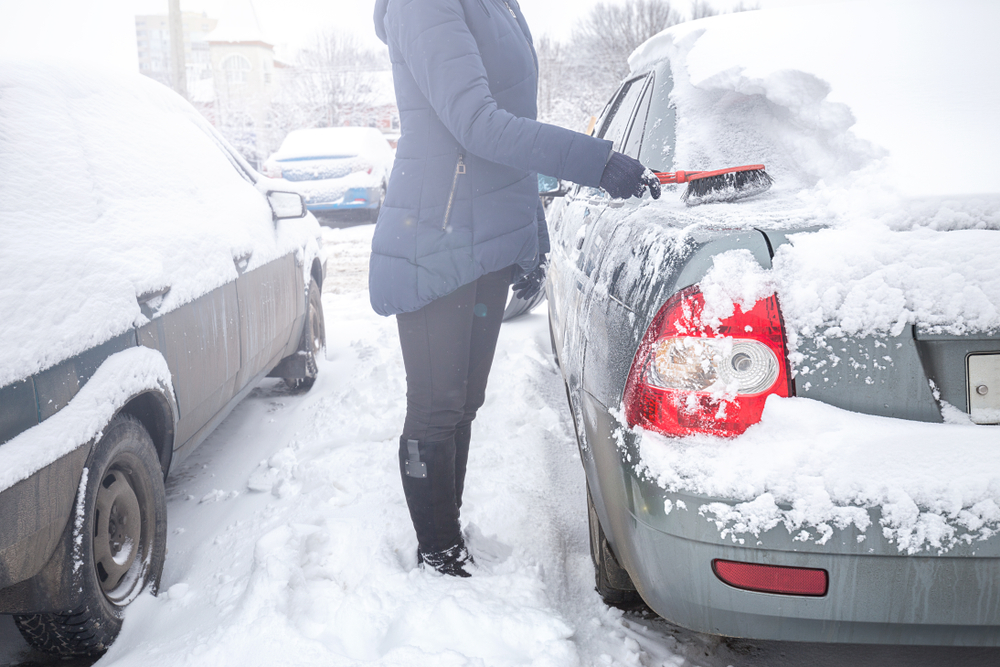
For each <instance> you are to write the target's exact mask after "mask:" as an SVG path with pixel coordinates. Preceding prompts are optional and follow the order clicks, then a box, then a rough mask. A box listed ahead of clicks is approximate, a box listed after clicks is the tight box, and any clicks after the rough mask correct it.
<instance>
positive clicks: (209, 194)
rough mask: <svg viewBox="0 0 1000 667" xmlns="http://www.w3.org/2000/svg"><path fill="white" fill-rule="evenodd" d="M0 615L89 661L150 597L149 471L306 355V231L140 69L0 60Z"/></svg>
mask: <svg viewBox="0 0 1000 667" xmlns="http://www.w3.org/2000/svg"><path fill="white" fill-rule="evenodd" d="M0 117H2V119H3V130H2V141H0V164H2V169H3V177H2V178H0V202H2V203H0V211H2V213H0V229H2V232H3V233H2V237H3V243H0V267H2V270H3V281H2V282H0V350H3V352H2V356H0V611H2V612H3V613H6V614H14V615H15V619H16V622H17V624H18V627H19V629H20V630H21V632H22V634H24V636H25V638H26V639H27V640H28V641H29V642H30V643H31V644H32V645H33V646H35V647H37V648H39V649H42V650H48V651H53V652H56V653H62V654H100V653H102V652H103V651H104V650H106V649H107V647H108V645H109V644H110V643H111V642H112V641H113V640H114V638H115V636H116V635H117V633H118V631H119V630H120V628H121V624H122V616H123V613H124V610H125V607H126V606H127V605H128V604H129V603H130V602H132V601H133V600H134V599H135V598H136V596H138V595H139V594H140V593H141V592H142V591H143V590H144V589H147V588H148V589H155V588H156V587H157V585H158V582H159V580H160V573H161V570H162V567H163V563H164V555H165V550H166V507H165V496H164V486H163V482H164V478H165V477H166V474H167V473H168V472H169V471H170V470H172V469H176V467H177V465H178V464H179V463H180V461H182V460H183V459H184V457H185V456H187V455H188V454H189V453H190V452H191V451H192V450H193V449H194V448H195V447H197V446H198V445H199V444H200V443H201V442H202V441H203V440H204V439H205V437H206V436H207V435H208V434H209V433H210V432H211V431H212V429H213V428H214V427H215V426H216V425H218V423H219V422H220V421H222V419H223V418H224V417H225V415H226V414H228V412H229V411H230V410H231V409H232V408H233V407H234V406H235V405H236V404H237V403H238V402H239V401H240V400H241V399H242V398H243V397H244V396H245V395H246V394H247V393H248V392H249V391H250V390H251V389H253V387H254V386H255V385H256V384H257V383H258V381H259V380H260V379H261V378H263V377H264V376H266V375H268V374H269V373H271V374H275V375H277V376H278V377H284V378H287V380H288V382H289V383H291V384H293V385H297V386H308V385H310V384H311V383H312V381H313V380H314V379H315V376H316V363H315V354H316V352H317V351H318V350H319V348H320V347H321V346H322V342H323V326H324V325H323V313H322V307H321V304H320V301H319V291H320V285H321V284H322V282H323V268H322V265H321V264H320V263H319V261H318V252H319V247H318V244H317V237H318V234H319V226H318V225H317V223H316V221H315V219H313V218H312V216H309V215H308V214H307V212H306V209H305V206H304V203H303V201H302V198H301V196H300V195H299V194H297V193H293V192H287V191H283V189H282V188H281V187H280V183H278V182H275V181H272V180H270V179H266V178H263V177H262V176H260V175H259V174H257V173H256V172H255V171H253V169H251V168H250V167H249V166H248V165H247V164H246V162H245V161H243V160H242V159H241V158H240V157H239V156H238V155H237V154H236V153H235V152H234V151H233V150H232V149H231V148H230V147H229V146H228V145H227V144H226V143H225V141H224V140H222V139H221V137H220V136H219V135H218V134H217V133H216V132H215V131H214V130H213V129H212V127H211V126H210V125H209V124H208V123H207V122H206V121H205V120H204V119H203V118H202V117H201V116H200V115H199V114H198V112H197V111H195V110H194V109H193V108H192V107H191V106H190V105H189V104H187V103H186V102H184V101H183V100H182V99H181V98H179V97H178V96H177V95H175V94H174V93H172V92H170V91H169V90H168V89H166V88H164V87H163V86H161V85H160V84H157V83H155V82H153V81H151V80H150V79H148V78H145V77H141V76H138V75H134V76H116V75H104V74H99V73H92V72H89V71H83V70H76V69H73V68H68V67H67V68H58V67H55V66H44V65H32V64H27V63H16V64H13V63H0Z"/></svg>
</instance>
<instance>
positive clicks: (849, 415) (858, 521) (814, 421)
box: [640, 397, 1000, 554]
mask: <svg viewBox="0 0 1000 667" xmlns="http://www.w3.org/2000/svg"><path fill="white" fill-rule="evenodd" d="M996 437H997V434H996V429H992V428H984V427H981V426H973V425H954V424H926V423H921V422H910V421H904V420H900V419H889V418H885V417H873V416H870V415H861V414H857V413H853V412H848V411H846V410H840V409H838V408H835V407H832V406H829V405H824V404H823V403H819V402H817V401H813V400H810V399H805V398H777V397H771V398H769V399H768V402H767V406H766V408H765V410H764V415H763V418H762V419H761V422H760V423H759V424H757V425H755V426H751V427H750V428H749V429H748V430H747V432H746V433H745V434H744V435H742V436H740V437H739V438H735V439H724V438H714V437H710V436H693V437H688V438H682V439H667V438H664V437H663V436H660V435H658V434H655V433H651V432H643V433H642V438H641V442H640V454H641V457H642V464H643V466H645V469H646V473H647V474H649V475H650V476H651V477H652V478H653V479H655V480H656V481H657V483H658V484H660V485H661V486H662V487H663V488H665V489H667V490H668V491H678V492H690V493H696V494H699V495H704V496H713V497H717V498H728V499H732V500H735V501H737V502H736V504H733V505H731V504H728V503H712V502H706V503H705V504H703V505H701V506H698V507H689V508H688V509H689V510H691V511H695V510H697V511H698V512H699V513H701V514H702V515H704V516H705V517H706V518H707V519H708V520H711V521H713V522H715V523H716V525H717V526H718V528H719V530H720V531H721V533H722V534H723V536H725V537H729V538H731V539H732V540H733V542H736V543H741V544H742V543H744V540H746V536H747V535H753V536H759V535H760V534H761V533H763V532H765V531H767V530H771V529H772V528H775V527H777V526H784V527H785V529H787V530H788V532H789V533H790V534H792V535H795V536H796V539H798V540H801V541H806V540H810V541H816V542H817V543H819V544H825V543H826V542H827V541H828V540H829V539H830V537H831V536H832V535H833V532H834V531H833V529H834V528H837V529H846V528H849V527H851V526H854V527H855V528H857V530H858V531H859V532H860V533H861V534H862V535H859V540H861V541H863V540H864V539H865V537H864V535H863V534H864V533H865V532H866V531H868V530H869V528H870V527H871V515H870V514H869V511H868V510H869V509H875V510H878V511H879V515H880V518H879V522H880V523H879V526H877V530H879V531H880V532H881V534H882V537H883V538H885V539H886V540H889V541H891V542H894V543H895V544H896V546H897V547H898V549H899V551H900V552H902V553H907V554H913V553H917V552H923V551H927V550H934V551H941V552H944V551H948V550H949V549H952V548H954V547H955V546H956V545H960V544H974V543H975V542H977V541H980V540H984V539H987V538H990V537H992V536H994V535H996V534H997V532H998V531H1000V506H998V504H997V499H1000V472H998V471H1000V449H998V448H997V446H996V444H997V443H996ZM970 462H975V464H974V465H973V464H971V463H970Z"/></svg>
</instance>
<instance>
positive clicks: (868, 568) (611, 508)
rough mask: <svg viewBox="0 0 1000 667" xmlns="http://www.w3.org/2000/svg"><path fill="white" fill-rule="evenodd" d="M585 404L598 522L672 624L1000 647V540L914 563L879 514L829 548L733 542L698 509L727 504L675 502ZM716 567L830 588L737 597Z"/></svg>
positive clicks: (773, 635) (839, 535)
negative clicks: (815, 581)
mask: <svg viewBox="0 0 1000 667" xmlns="http://www.w3.org/2000/svg"><path fill="white" fill-rule="evenodd" d="M585 403H586V407H585V410H584V412H585V419H584V423H585V428H586V432H587V439H588V443H589V445H590V446H589V447H588V448H586V450H585V453H584V457H583V458H584V464H585V467H586V468H587V475H588V479H589V482H590V485H591V490H592V492H594V491H595V487H598V489H597V492H596V493H593V495H594V500H595V504H596V505H597V510H598V514H599V515H601V521H602V524H603V525H604V528H605V532H606V533H607V534H608V537H609V539H610V540H611V542H612V546H613V548H614V550H615V553H616V555H617V556H618V560H619V561H620V562H621V563H622V565H623V566H624V567H625V568H626V569H627V570H628V572H629V574H630V576H631V577H632V581H633V583H634V584H635V586H636V588H637V589H638V591H639V592H640V594H641V595H642V597H643V599H644V600H645V601H646V602H647V604H649V606H650V607H651V608H652V609H653V610H654V611H656V612H657V613H658V614H660V615H661V616H663V617H664V618H666V619H668V620H669V621H671V622H673V623H676V624H678V625H681V626H683V627H686V628H690V629H692V630H695V631H698V632H706V633H711V634H718V635H725V636H731V637H746V638H754V639H770V640H785V641H809V642H844V643H879V644H883V643H884V644H915V645H944V646H1000V548H998V544H997V540H998V539H1000V538H993V539H992V540H989V541H986V542H977V543H975V544H974V545H969V546H967V547H963V548H956V549H955V550H954V551H952V552H949V553H947V554H944V555H934V554H928V553H921V554H917V555H913V556H907V555H902V554H900V552H899V551H898V549H897V547H896V546H895V545H894V544H890V543H888V542H887V541H885V539H884V538H883V537H882V536H881V532H880V531H881V527H880V525H879V522H878V517H877V516H876V515H873V519H874V521H873V522H872V524H873V525H872V526H871V527H870V528H869V529H868V530H867V531H866V532H865V533H861V532H860V531H858V530H857V529H856V528H855V527H853V526H852V527H850V528H848V529H845V530H837V529H834V531H835V532H834V534H833V536H832V537H831V538H830V539H829V540H828V541H827V542H826V543H825V544H823V545H819V544H817V543H816V542H811V541H810V542H796V541H795V540H794V538H793V536H792V535H790V534H789V533H788V531H787V529H785V527H784V526H783V525H779V526H778V527H776V528H773V529H771V530H769V531H767V532H763V533H761V534H760V535H759V536H754V535H752V534H749V533H744V534H738V535H736V536H729V537H726V538H723V537H722V536H721V535H720V534H719V531H718V529H717V527H716V526H715V524H714V523H713V522H712V521H710V520H709V518H708V517H706V516H704V515H702V514H701V513H700V512H699V508H700V507H701V506H703V505H705V504H707V503H710V502H711V503H715V502H727V501H725V500H724V499H719V498H707V497H704V496H697V495H693V494H683V493H668V492H666V491H664V490H663V489H662V488H660V487H658V486H656V485H655V484H653V483H652V482H650V481H648V480H646V479H643V478H642V476H641V475H640V474H638V473H637V472H636V470H635V468H634V467H633V464H631V463H626V462H625V461H623V458H622V455H621V453H620V450H619V449H618V447H617V446H616V442H615V441H614V440H613V438H612V436H611V434H612V433H613V432H614V431H615V429H618V428H620V425H619V423H618V422H617V421H616V420H615V419H614V418H613V417H612V416H611V415H610V414H608V412H607V410H605V409H604V408H603V407H602V406H600V405H599V404H598V403H597V402H596V401H595V400H594V399H593V398H592V397H589V396H588V397H587V399H586V400H585ZM626 446H627V445H626ZM632 460H633V461H637V460H638V459H637V458H636V457H635V456H633V457H632ZM678 501H680V503H681V504H680V505H678ZM668 502H669V503H670V505H671V507H672V509H671V510H670V511H669V512H668V511H667V510H666V506H667V503H668ZM872 512H875V510H872ZM862 537H863V539H860V538H862ZM716 558H721V559H726V560H732V561H739V562H745V563H757V564H765V565H782V566H790V567H801V568H820V569H823V570H826V571H827V572H828V573H829V590H828V592H827V594H826V595H825V596H823V597H804V596H792V595H774V594H768V593H758V592H753V591H746V590H741V589H737V588H734V587H732V586H729V585H728V584H726V583H724V582H722V581H721V580H720V579H718V578H717V577H716V575H715V573H714V572H713V569H712V561H713V560H714V559H716Z"/></svg>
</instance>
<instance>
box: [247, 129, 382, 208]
mask: <svg viewBox="0 0 1000 667" xmlns="http://www.w3.org/2000/svg"><path fill="white" fill-rule="evenodd" d="M392 161H393V152H392V149H391V148H390V147H389V142H388V141H386V138H385V136H384V135H383V134H382V133H381V132H379V131H378V130H377V129H375V128H372V127H323V128H314V129H308V130H295V131H293V132H289V133H288V136H287V137H285V140H284V141H283V142H282V143H281V148H279V149H278V152H277V153H275V154H274V155H272V156H271V157H269V158H268V159H267V161H266V162H265V163H264V173H265V174H266V175H268V176H270V177H272V178H280V179H284V180H285V181H289V182H290V183H293V184H294V186H293V187H295V188H297V189H298V191H299V192H301V193H302V194H303V195H304V196H305V198H306V206H307V207H308V208H309V210H310V211H312V212H314V213H320V212H324V213H338V212H347V211H362V212H365V213H367V214H368V217H369V219H370V220H371V221H372V222H374V221H375V220H377V219H378V214H379V211H380V210H381V209H382V202H383V201H384V200H385V188H386V184H387V183H388V182H389V171H390V170H391V169H392Z"/></svg>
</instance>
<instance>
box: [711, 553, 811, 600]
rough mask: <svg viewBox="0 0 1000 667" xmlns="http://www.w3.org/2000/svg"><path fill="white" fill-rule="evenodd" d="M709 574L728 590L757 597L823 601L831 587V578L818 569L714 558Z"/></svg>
mask: <svg viewBox="0 0 1000 667" xmlns="http://www.w3.org/2000/svg"><path fill="white" fill-rule="evenodd" d="M712 570H713V571H714V572H715V576H717V577H718V578H719V579H721V580H722V581H724V582H725V583H727V584H729V585H730V586H733V587H735V588H742V589H744V590H748V591H757V592H758V593H777V594H778V595H808V596H813V597H823V596H824V595H826V592H827V589H828V588H829V586H830V575H829V574H828V573H827V571H826V570H820V569H818V568H806V567H785V566H781V565H759V564H757V563H740V562H738V561H732V560H722V559H721V558H716V559H715V560H713V561H712Z"/></svg>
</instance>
